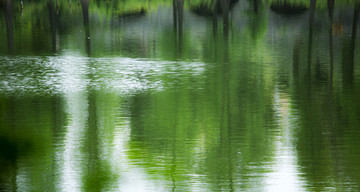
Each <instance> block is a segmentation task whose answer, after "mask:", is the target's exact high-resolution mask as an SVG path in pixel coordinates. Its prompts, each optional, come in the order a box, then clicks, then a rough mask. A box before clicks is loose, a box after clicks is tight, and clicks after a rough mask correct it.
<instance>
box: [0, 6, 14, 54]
mask: <svg viewBox="0 0 360 192" xmlns="http://www.w3.org/2000/svg"><path fill="white" fill-rule="evenodd" d="M0 3H1V5H2V9H3V11H4V13H5V20H6V34H7V44H8V51H9V53H10V54H12V53H13V52H14V26H13V25H14V24H13V6H12V4H13V2H12V0H1V2H0Z"/></svg>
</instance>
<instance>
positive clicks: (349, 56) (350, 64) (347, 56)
mask: <svg viewBox="0 0 360 192" xmlns="http://www.w3.org/2000/svg"><path fill="white" fill-rule="evenodd" d="M359 7H360V5H359V4H357V5H356V6H355V8H354V17H353V24H352V33H351V38H350V40H349V41H346V42H344V46H343V66H342V70H343V71H342V72H343V84H344V87H349V86H350V87H351V85H352V83H353V80H354V57H355V41H356V33H357V23H358V18H359V10H360V8H359Z"/></svg>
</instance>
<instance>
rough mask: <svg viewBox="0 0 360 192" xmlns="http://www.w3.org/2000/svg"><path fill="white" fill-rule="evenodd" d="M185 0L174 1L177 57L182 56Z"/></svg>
mask: <svg viewBox="0 0 360 192" xmlns="http://www.w3.org/2000/svg"><path fill="white" fill-rule="evenodd" d="M183 15H184V0H173V19H174V37H175V47H176V53H177V57H179V56H180V57H181V55H182V41H183Z"/></svg>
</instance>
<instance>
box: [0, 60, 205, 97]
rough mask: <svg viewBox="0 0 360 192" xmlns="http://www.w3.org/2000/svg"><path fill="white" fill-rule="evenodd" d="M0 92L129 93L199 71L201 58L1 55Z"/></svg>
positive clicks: (149, 88) (159, 85)
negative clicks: (166, 79)
mask: <svg viewBox="0 0 360 192" xmlns="http://www.w3.org/2000/svg"><path fill="white" fill-rule="evenodd" d="M0 64H1V66H0V69H1V70H0V71H1V72H0V92H2V93H10V94H14V93H15V94H26V93H36V94H58V93H60V94H61V93H68V92H81V91H87V89H89V88H91V89H92V90H102V91H105V92H113V93H117V94H121V95H123V94H131V93H133V92H136V91H143V90H155V91H156V90H158V91H159V90H162V89H163V88H164V82H163V79H164V78H169V77H171V78H174V77H177V76H181V75H182V76H187V75H200V74H202V73H203V72H204V64H203V63H200V62H180V61H179V62H178V61H158V60H149V59H133V58H123V57H108V58H87V57H82V56H69V55H64V56H47V57H40V56H39V57H0Z"/></svg>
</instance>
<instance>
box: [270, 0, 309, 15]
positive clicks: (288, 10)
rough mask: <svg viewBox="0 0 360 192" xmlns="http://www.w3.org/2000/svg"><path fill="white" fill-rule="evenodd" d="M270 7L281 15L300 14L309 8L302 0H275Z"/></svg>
mask: <svg viewBox="0 0 360 192" xmlns="http://www.w3.org/2000/svg"><path fill="white" fill-rule="evenodd" d="M270 8H271V10H272V11H274V12H275V13H278V14H280V15H284V16H289V15H298V14H302V13H304V12H305V11H306V10H307V9H308V8H307V6H306V5H305V4H304V3H302V2H299V3H298V2H293V1H289V0H288V1H286V0H285V1H275V2H273V3H271V5H270Z"/></svg>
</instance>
